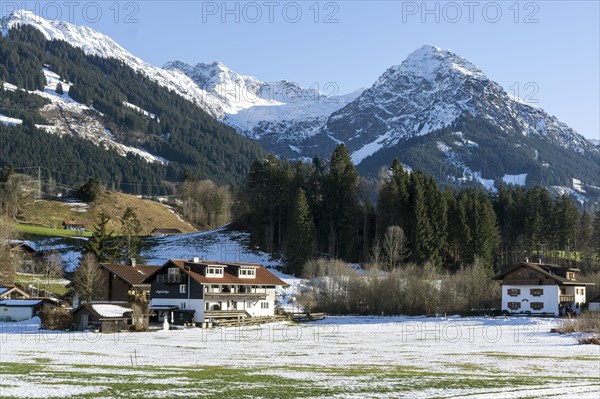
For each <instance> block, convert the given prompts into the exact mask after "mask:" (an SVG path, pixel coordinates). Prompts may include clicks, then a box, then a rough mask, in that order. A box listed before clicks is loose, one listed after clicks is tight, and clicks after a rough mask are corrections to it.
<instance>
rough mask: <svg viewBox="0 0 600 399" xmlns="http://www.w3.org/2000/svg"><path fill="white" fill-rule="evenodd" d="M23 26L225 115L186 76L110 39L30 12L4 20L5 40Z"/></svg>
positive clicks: (19, 12) (0, 26)
mask: <svg viewBox="0 0 600 399" xmlns="http://www.w3.org/2000/svg"><path fill="white" fill-rule="evenodd" d="M24 25H28V26H32V27H34V28H36V29H37V30H39V31H40V32H42V34H43V35H44V36H45V38H46V39H47V40H64V41H66V42H67V43H69V44H70V45H72V46H73V47H78V48H81V49H82V50H83V51H84V52H85V53H86V54H88V55H95V56H98V57H103V58H116V59H118V60H120V61H122V62H123V63H125V64H126V65H128V66H129V67H131V68H132V69H133V70H135V71H137V72H140V73H142V74H144V75H146V76H147V77H148V78H150V79H152V80H153V81H155V82H157V83H158V84H160V85H161V86H164V87H167V88H169V89H172V90H174V91H176V92H177V93H179V94H180V95H181V96H183V97H185V98H186V99H188V100H190V101H193V102H195V103H197V104H199V105H200V106H201V107H202V108H203V109H205V110H206V111H207V112H209V113H211V114H213V115H217V114H219V113H222V112H223V111H222V109H221V106H220V103H219V102H218V101H212V100H213V99H212V98H211V96H209V95H208V94H207V93H206V92H205V91H204V90H202V89H200V88H199V87H198V86H197V85H196V84H195V83H194V82H192V80H191V79H190V78H189V77H187V76H186V75H185V74H183V73H180V72H178V71H167V70H164V69H162V68H158V67H155V66H154V65H151V64H149V63H147V62H145V61H143V60H141V59H140V58H138V57H136V56H134V55H133V54H131V53H130V52H129V51H127V50H125V49H124V48H123V47H121V46H120V45H119V44H118V43H117V42H115V41H114V40H112V39H111V38H110V37H108V36H106V35H104V34H103V33H100V32H98V31H95V30H93V29H91V28H89V27H87V26H79V25H74V24H71V23H68V22H64V21H59V20H46V19H44V18H42V17H40V16H38V15H36V14H35V13H33V12H31V11H28V10H17V11H14V12H13V13H11V14H10V15H8V16H6V17H4V18H2V20H1V21H0V32H2V35H3V36H7V34H8V31H9V30H10V29H12V28H15V27H19V26H24Z"/></svg>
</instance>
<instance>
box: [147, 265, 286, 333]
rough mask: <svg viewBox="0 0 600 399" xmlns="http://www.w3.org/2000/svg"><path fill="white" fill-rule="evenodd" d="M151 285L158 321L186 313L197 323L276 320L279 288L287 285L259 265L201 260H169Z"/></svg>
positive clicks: (152, 279) (156, 273)
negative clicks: (230, 318) (213, 319)
mask: <svg viewBox="0 0 600 399" xmlns="http://www.w3.org/2000/svg"><path fill="white" fill-rule="evenodd" d="M148 282H150V285H151V291H150V296H151V298H152V299H151V303H150V308H151V309H154V310H155V311H157V313H158V315H159V320H162V319H163V317H165V316H167V315H168V314H170V313H171V312H173V311H176V312H177V313H178V314H181V313H185V312H187V313H188V317H189V320H190V321H193V322H196V323H198V322H204V321H208V320H209V319H211V318H219V317H228V316H229V317H233V318H235V317H239V318H244V317H264V316H273V315H275V296H276V288H277V286H283V285H285V283H284V282H283V281H282V280H280V279H279V278H278V277H277V276H275V275H274V274H273V273H271V272H270V271H268V270H267V269H265V268H264V267H263V266H261V265H259V264H255V263H240V262H216V261H205V260H200V259H199V258H194V259H191V260H174V259H172V260H169V261H168V262H167V263H165V264H164V265H163V266H161V267H160V269H159V270H158V271H156V272H155V273H154V274H153V275H152V276H151V277H150V278H149V279H148Z"/></svg>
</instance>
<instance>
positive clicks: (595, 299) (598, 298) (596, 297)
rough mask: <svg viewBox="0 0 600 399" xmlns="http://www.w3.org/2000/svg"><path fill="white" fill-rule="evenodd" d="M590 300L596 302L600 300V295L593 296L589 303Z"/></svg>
mask: <svg viewBox="0 0 600 399" xmlns="http://www.w3.org/2000/svg"><path fill="white" fill-rule="evenodd" d="M590 302H594V303H596V302H600V295H597V296H595V297H593V298H592V299H590V300H589V301H588V303H590Z"/></svg>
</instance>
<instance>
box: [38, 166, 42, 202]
mask: <svg viewBox="0 0 600 399" xmlns="http://www.w3.org/2000/svg"><path fill="white" fill-rule="evenodd" d="M37 170H38V173H37V177H38V195H37V198H38V199H41V198H42V168H41V166H38V167H37Z"/></svg>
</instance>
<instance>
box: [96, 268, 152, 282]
mask: <svg viewBox="0 0 600 399" xmlns="http://www.w3.org/2000/svg"><path fill="white" fill-rule="evenodd" d="M100 265H101V266H102V267H103V268H105V269H106V270H108V271H109V272H110V273H112V274H114V275H116V276H117V277H119V278H120V279H121V280H123V281H125V282H126V283H128V284H129V285H140V284H143V283H144V280H146V279H147V278H148V277H150V276H151V275H153V274H154V273H156V272H157V271H158V269H160V266H155V265H135V266H132V265H123V264H117V263H101V264H100Z"/></svg>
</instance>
